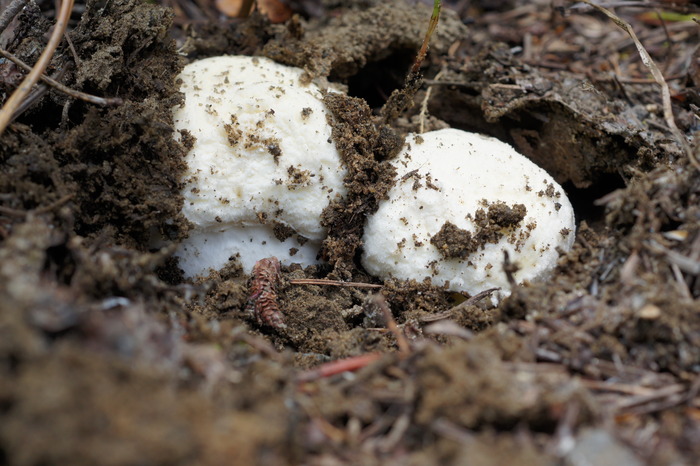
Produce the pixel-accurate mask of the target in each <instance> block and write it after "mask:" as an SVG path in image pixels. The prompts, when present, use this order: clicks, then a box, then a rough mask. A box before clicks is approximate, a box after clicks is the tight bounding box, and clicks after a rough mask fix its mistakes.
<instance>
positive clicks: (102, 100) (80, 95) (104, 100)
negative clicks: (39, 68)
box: [0, 36, 124, 107]
mask: <svg viewBox="0 0 700 466" xmlns="http://www.w3.org/2000/svg"><path fill="white" fill-rule="evenodd" d="M66 37H68V36H66ZM0 55H2V56H3V57H5V58H7V59H8V60H10V61H11V62H13V63H14V64H15V65H17V66H19V67H20V68H22V69H24V70H25V71H31V70H32V67H31V66H29V65H27V64H26V63H24V62H23V61H22V60H20V59H19V58H18V57H16V56H14V55H12V54H11V53H10V52H8V51H7V50H5V49H3V48H0ZM41 80H42V81H44V82H45V83H46V84H48V85H49V86H53V87H54V88H56V89H58V90H59V91H61V92H63V93H65V94H68V95H69V96H71V97H74V98H76V99H80V100H84V101H85V102H90V103H91V104H95V105H101V106H103V107H106V106H109V105H115V106H116V105H121V104H123V103H124V101H123V100H122V99H120V98H119V97H97V96H96V95H91V94H86V93H84V92H80V91H76V90H75V89H71V88H70V87H68V86H65V85H63V84H61V83H59V82H58V81H56V80H55V79H53V78H51V77H50V76H47V75H45V74H42V75H41Z"/></svg>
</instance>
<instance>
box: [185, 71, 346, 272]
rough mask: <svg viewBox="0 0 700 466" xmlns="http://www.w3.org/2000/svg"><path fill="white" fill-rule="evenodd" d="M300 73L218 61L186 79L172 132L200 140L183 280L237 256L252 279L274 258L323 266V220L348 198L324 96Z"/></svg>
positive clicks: (193, 161)
mask: <svg viewBox="0 0 700 466" xmlns="http://www.w3.org/2000/svg"><path fill="white" fill-rule="evenodd" d="M219 59H220V60H219ZM302 74H303V71H302V70H300V69H296V68H290V67H286V66H283V65H278V64H275V63H274V62H272V61H270V60H267V59H262V58H251V57H215V58H208V59H205V60H201V61H199V62H194V63H192V64H191V65H188V66H187V67H185V69H184V70H183V72H182V74H181V75H180V78H181V80H182V84H181V91H182V92H183V93H184V94H185V103H184V105H183V106H181V107H176V108H175V109H173V115H174V120H175V128H176V129H178V130H187V131H188V132H189V133H190V134H191V135H192V136H194V138H195V141H194V145H193V147H192V149H191V150H190V151H189V153H188V154H187V157H186V162H187V166H188V169H187V172H186V174H185V178H184V182H185V188H184V190H183V195H184V198H185V203H184V206H183V214H184V215H185V217H186V218H187V219H188V220H189V221H190V222H192V223H193V224H194V229H193V230H192V231H191V232H190V236H189V238H188V239H186V240H185V241H184V242H183V243H182V244H181V246H180V249H179V251H178V253H177V255H178V256H179V257H180V266H181V267H182V268H183V270H184V271H185V275H186V276H194V275H198V274H204V273H206V272H207V271H208V270H209V269H210V268H213V269H218V268H220V267H222V266H223V265H224V264H225V263H226V262H227V260H228V258H229V257H230V256H233V255H240V258H241V262H242V263H243V267H244V269H245V270H246V271H250V270H251V269H252V266H253V265H254V264H255V262H256V261H257V260H259V259H262V258H264V257H269V256H272V255H275V256H277V257H278V258H279V259H280V261H282V262H283V263H284V262H286V263H291V262H301V263H303V264H305V265H306V264H310V263H315V262H316V260H315V257H316V253H317V251H318V249H319V248H320V243H321V241H322V240H323V239H324V238H325V236H326V231H325V229H324V228H323V227H322V226H321V224H320V217H321V212H322V211H323V209H324V208H325V207H326V206H327V205H328V204H329V203H330V201H331V200H332V199H334V198H335V197H336V196H342V195H343V194H344V193H345V188H344V185H343V178H344V176H345V169H344V168H343V167H342V166H341V159H340V155H339V154H338V151H337V149H336V147H335V144H334V143H333V142H332V140H331V127H330V125H329V124H328V121H327V118H328V112H327V110H326V108H325V106H324V104H323V102H322V100H321V96H322V93H321V90H320V88H319V87H318V86H317V85H315V84H313V83H309V84H304V83H303V82H302V81H301V80H300V77H301V75H302ZM280 226H283V227H285V228H282V229H281V230H285V229H286V233H285V234H284V235H282V236H281V237H282V238H285V237H286V236H288V235H289V234H293V236H294V237H292V238H287V239H286V241H285V242H284V243H282V242H281V241H280V240H279V239H277V237H276V236H275V232H274V229H275V227H276V228H277V231H278V232H279V231H280ZM297 235H300V236H301V237H303V238H300V240H299V241H297ZM277 236H280V235H279V234H278V235H277ZM307 239H308V240H309V241H308V242H307V241H306V240H307Z"/></svg>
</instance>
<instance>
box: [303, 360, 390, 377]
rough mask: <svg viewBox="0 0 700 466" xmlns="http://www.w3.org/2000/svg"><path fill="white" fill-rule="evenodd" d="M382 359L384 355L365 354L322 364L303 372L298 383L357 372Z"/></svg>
mask: <svg viewBox="0 0 700 466" xmlns="http://www.w3.org/2000/svg"><path fill="white" fill-rule="evenodd" d="M381 357H382V353H365V354H361V355H359V356H352V357H350V358H345V359H338V360H337V361H331V362H327V363H324V364H321V365H320V366H318V367H315V368H313V369H309V370H307V371H304V372H302V373H301V374H299V376H298V377H297V381H298V382H311V381H312V380H316V379H321V378H324V377H330V376H332V375H337V374H341V373H343V372H348V371H356V370H358V369H362V368H363V367H365V366H368V365H370V364H371V363H373V362H374V361H376V360H378V359H379V358H381Z"/></svg>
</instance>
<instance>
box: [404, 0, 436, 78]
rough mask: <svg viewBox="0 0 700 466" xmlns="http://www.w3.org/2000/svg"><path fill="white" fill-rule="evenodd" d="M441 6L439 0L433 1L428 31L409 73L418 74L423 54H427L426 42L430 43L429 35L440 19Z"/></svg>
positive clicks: (423, 57) (423, 58)
mask: <svg viewBox="0 0 700 466" xmlns="http://www.w3.org/2000/svg"><path fill="white" fill-rule="evenodd" d="M441 7H442V2H441V0H434V1H433V14H432V15H430V23H428V31H427V32H426V33H425V38H424V39H423V44H422V45H421V47H420V50H419V51H418V55H416V61H414V62H413V66H412V67H411V74H418V72H419V71H420V67H421V65H422V64H423V60H425V56H426V55H427V54H428V44H429V43H430V37H431V36H432V35H433V32H435V28H436V27H437V25H438V21H439V20H440V8H441Z"/></svg>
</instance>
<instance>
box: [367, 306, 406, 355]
mask: <svg viewBox="0 0 700 466" xmlns="http://www.w3.org/2000/svg"><path fill="white" fill-rule="evenodd" d="M372 301H374V304H376V305H377V306H379V309H380V310H381V311H382V314H384V320H385V322H386V328H387V329H389V331H390V332H391V333H393V334H394V338H396V344H397V345H398V346H399V354H401V356H402V357H406V356H408V355H409V354H411V345H409V344H408V339H407V338H406V335H404V334H403V332H402V331H401V329H400V328H399V326H398V325H396V321H395V320H394V316H393V315H392V314H391V309H389V305H388V304H387V303H386V299H384V296H382V295H381V294H379V293H377V294H376V295H374V297H373V298H372Z"/></svg>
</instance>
